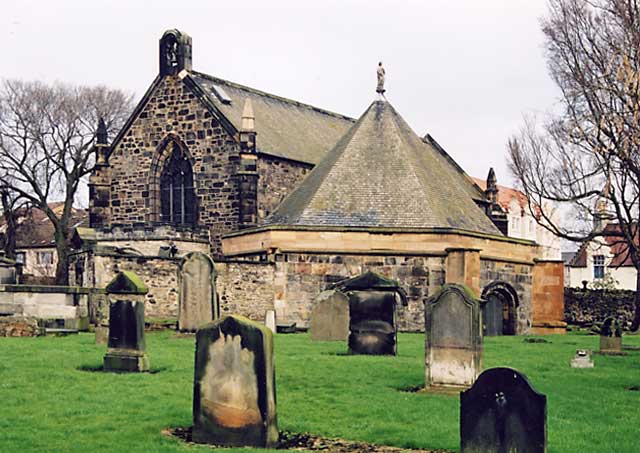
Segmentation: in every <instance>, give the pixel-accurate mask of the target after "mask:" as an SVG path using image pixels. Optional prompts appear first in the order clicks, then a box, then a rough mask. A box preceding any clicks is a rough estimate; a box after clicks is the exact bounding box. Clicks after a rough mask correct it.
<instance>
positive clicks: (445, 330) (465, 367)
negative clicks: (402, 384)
mask: <svg viewBox="0 0 640 453" xmlns="http://www.w3.org/2000/svg"><path fill="white" fill-rule="evenodd" d="M480 305H481V301H480V299H477V298H476V297H474V296H473V293H472V292H471V290H470V289H468V288H467V287H466V286H464V285H458V284H453V283H451V284H446V285H444V286H443V287H442V289H441V290H440V291H439V292H438V293H437V294H435V295H434V296H432V297H430V298H429V299H427V300H426V302H425V335H426V343H425V348H426V354H425V358H426V386H427V387H430V386H470V385H472V384H473V382H474V381H475V380H476V377H477V376H478V374H479V373H480V370H481V369H482V319H481V318H482V315H481V307H480Z"/></svg>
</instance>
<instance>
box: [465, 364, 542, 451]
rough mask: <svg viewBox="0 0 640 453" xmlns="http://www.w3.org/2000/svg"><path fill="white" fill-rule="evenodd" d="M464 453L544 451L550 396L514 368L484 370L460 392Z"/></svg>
mask: <svg viewBox="0 0 640 453" xmlns="http://www.w3.org/2000/svg"><path fill="white" fill-rule="evenodd" d="M460 447H461V452H462V453H500V452H505V453H507V452H518V453H544V452H546V451H547V397H546V396H545V395H543V394H541V393H538V392H536V390H535V389H534V388H533V387H532V386H531V384H530V383H529V381H528V380H527V377H526V376H525V375H524V374H522V373H520V372H518V371H516V370H514V369H511V368H490V369H488V370H486V371H484V372H483V373H482V374H481V375H480V376H479V377H478V379H477V380H476V382H475V384H473V387H471V388H470V389H469V390H465V391H464V392H462V393H460Z"/></svg>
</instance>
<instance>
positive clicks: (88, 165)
mask: <svg viewBox="0 0 640 453" xmlns="http://www.w3.org/2000/svg"><path fill="white" fill-rule="evenodd" d="M131 110H132V97H131V96H130V95H127V94H125V93H123V92H122V91H119V90H112V89H108V88H106V87H104V86H98V87H82V86H80V87H78V86H71V85H65V84H59V83H58V84H54V85H47V84H44V83H40V82H23V81H16V80H5V81H3V82H2V84H1V85H0V189H5V190H11V191H12V192H14V193H16V194H17V195H18V196H19V197H21V198H22V199H24V200H27V201H28V202H29V203H30V204H31V205H32V206H34V207H35V208H38V209H40V210H42V211H43V212H44V213H45V214H46V215H47V217H48V218H49V220H51V223H52V224H53V226H54V230H55V238H54V239H55V244H56V250H57V253H58V265H57V267H56V281H57V282H58V284H67V283H68V269H67V257H68V253H69V240H70V238H69V233H70V232H69V227H70V225H69V221H70V218H71V213H72V207H73V203H74V200H75V199H76V196H77V194H78V188H79V187H80V186H81V183H82V181H83V178H86V177H87V176H88V174H89V173H90V172H91V170H92V169H93V166H94V164H95V155H94V154H95V152H94V151H93V149H94V148H93V145H94V142H95V137H96V129H97V126H98V121H99V119H100V118H103V119H104V123H105V125H106V128H107V129H108V130H111V131H116V130H118V129H119V128H120V127H121V126H122V125H123V123H124V121H125V120H126V118H127V116H128V115H129V113H130V112H131ZM54 200H62V201H63V203H64V204H63V208H62V210H61V211H58V212H54V210H53V209H51V207H50V206H49V203H50V202H51V201H54Z"/></svg>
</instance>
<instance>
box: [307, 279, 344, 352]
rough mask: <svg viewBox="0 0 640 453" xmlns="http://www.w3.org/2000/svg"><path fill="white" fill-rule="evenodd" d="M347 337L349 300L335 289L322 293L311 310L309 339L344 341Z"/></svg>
mask: <svg viewBox="0 0 640 453" xmlns="http://www.w3.org/2000/svg"><path fill="white" fill-rule="evenodd" d="M348 337H349V298H348V297H347V296H346V295H344V294H343V293H342V292H341V291H338V290H337V289H330V290H327V291H322V292H321V293H320V294H319V295H318V297H316V300H315V302H314V304H313V309H312V310H311V339H312V340H314V341H346V340H347V338H348Z"/></svg>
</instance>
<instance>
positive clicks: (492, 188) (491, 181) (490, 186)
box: [484, 167, 498, 203]
mask: <svg viewBox="0 0 640 453" xmlns="http://www.w3.org/2000/svg"><path fill="white" fill-rule="evenodd" d="M497 183H498V179H497V178H496V172H495V171H494V169H493V167H491V168H489V174H488V175H487V188H486V189H485V191H484V193H485V195H486V196H487V198H488V199H489V201H490V202H491V203H497V202H498V184H497Z"/></svg>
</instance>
